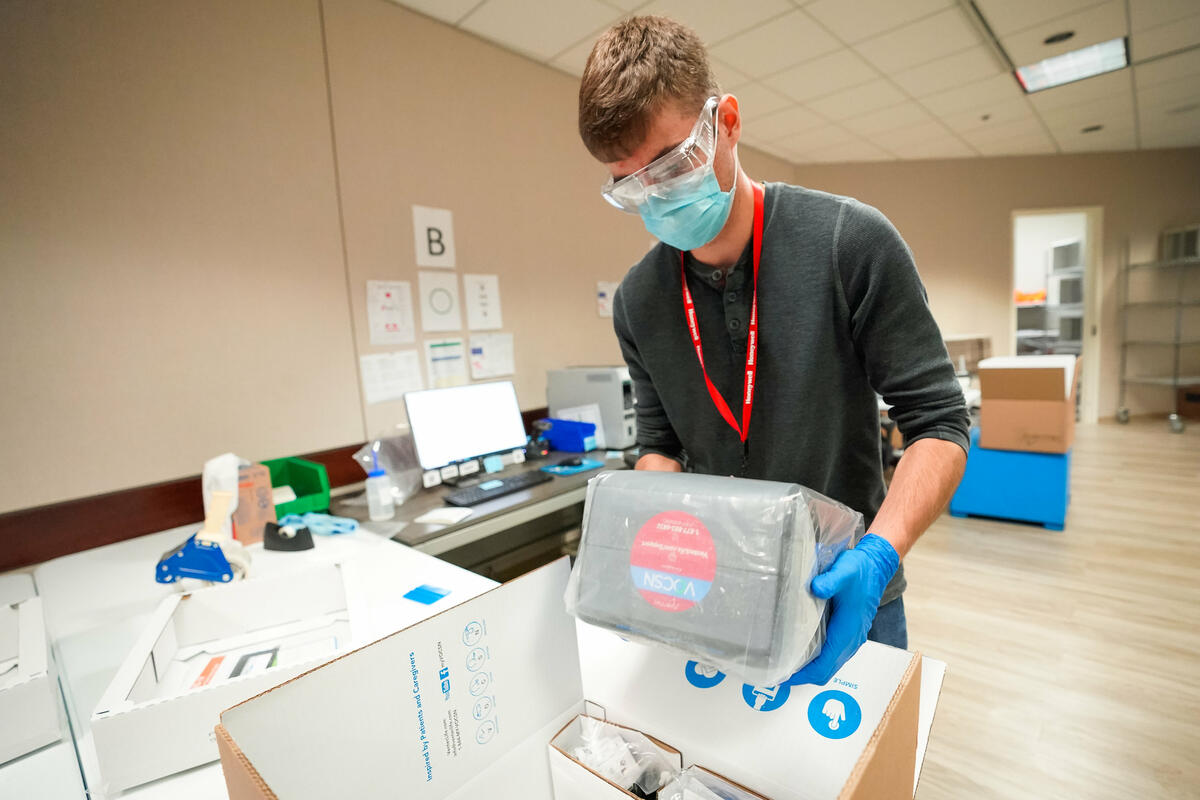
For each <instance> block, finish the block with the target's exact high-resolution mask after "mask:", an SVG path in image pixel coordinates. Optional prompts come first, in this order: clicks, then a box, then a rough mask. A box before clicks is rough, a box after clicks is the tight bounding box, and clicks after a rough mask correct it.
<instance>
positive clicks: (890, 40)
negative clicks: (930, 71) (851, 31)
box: [854, 6, 980, 74]
mask: <svg viewBox="0 0 1200 800" xmlns="http://www.w3.org/2000/svg"><path fill="white" fill-rule="evenodd" d="M979 42H980V39H979V34H978V33H977V32H976V31H975V26H974V25H972V24H971V22H970V20H968V19H967V17H966V15H965V14H964V13H963V11H962V9H960V8H959V7H958V6H954V7H952V8H948V9H946V10H945V11H940V12H938V13H936V14H933V15H932V16H928V17H926V18H924V19H922V20H920V21H918V22H913V23H911V24H908V25H905V26H904V27H902V28H897V29H895V30H892V31H889V32H887V33H884V34H881V35H879V36H876V37H875V38H873V39H867V40H866V41H863V42H859V43H858V44H856V45H855V46H854V49H855V50H857V51H858V52H859V53H860V54H862V56H863V57H864V58H865V59H867V60H868V61H870V62H871V63H872V64H874V65H875V66H876V67H878V68H879V69H880V70H881V71H882V72H883V73H884V74H888V73H892V72H896V71H898V70H902V69H906V68H908V67H914V66H916V65H917V64H922V63H924V62H926V61H931V60H933V59H935V58H938V57H940V56H946V55H950V54H951V53H956V52H958V51H959V50H965V49H966V48H968V47H970V46H972V45H975V44H979Z"/></svg>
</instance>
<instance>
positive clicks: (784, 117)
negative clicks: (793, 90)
mask: <svg viewBox="0 0 1200 800" xmlns="http://www.w3.org/2000/svg"><path fill="white" fill-rule="evenodd" d="M827 124H828V123H827V122H826V120H825V119H824V118H823V117H819V116H817V115H816V114H814V113H813V112H811V111H809V110H808V109H807V108H804V107H803V106H792V107H791V108H785V109H783V110H782V111H776V112H775V113H773V114H767V115H765V116H757V117H749V118H747V119H746V121H745V122H743V123H742V130H743V131H745V132H747V133H751V132H752V133H753V136H754V137H755V138H756V139H760V140H763V141H766V142H773V141H775V140H776V139H781V138H783V137H784V136H787V135H788V134H791V133H799V132H800V131H806V130H811V129H813V128H820V127H822V126H823V125H827Z"/></svg>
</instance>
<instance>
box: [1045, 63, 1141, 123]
mask: <svg viewBox="0 0 1200 800" xmlns="http://www.w3.org/2000/svg"><path fill="white" fill-rule="evenodd" d="M1120 97H1126V98H1132V97H1133V70H1131V69H1130V68H1129V67H1126V68H1125V69H1119V70H1116V71H1115V72H1106V73H1105V74H1103V75H1097V76H1095V77H1093V78H1084V79H1083V80H1081V81H1075V82H1074V83H1068V84H1065V85H1063V86H1055V87H1054V88H1053V89H1044V90H1042V91H1040V92H1034V93H1033V94H1031V95H1029V102H1030V103H1032V104H1033V107H1034V108H1036V109H1037V110H1038V112H1039V113H1042V114H1047V113H1052V112H1054V111H1055V110H1057V109H1061V108H1069V107H1070V106H1076V105H1080V104H1083V103H1093V102H1096V101H1100V100H1106V99H1112V98H1120Z"/></svg>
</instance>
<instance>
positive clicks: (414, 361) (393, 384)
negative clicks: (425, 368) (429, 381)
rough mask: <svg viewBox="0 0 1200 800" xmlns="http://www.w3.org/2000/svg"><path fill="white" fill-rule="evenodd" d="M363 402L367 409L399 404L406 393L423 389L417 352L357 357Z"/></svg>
mask: <svg viewBox="0 0 1200 800" xmlns="http://www.w3.org/2000/svg"><path fill="white" fill-rule="evenodd" d="M358 361H359V365H360V368H361V370H362V384H363V399H364V400H365V401H366V404H367V405H374V404H375V403H383V402H386V401H388V400H399V399H401V398H403V397H404V393H405V392H416V391H420V390H421V389H424V388H425V384H424V381H423V380H422V379H421V359H420V358H419V357H418V355H417V351H416V350H397V351H396V352H394V353H372V354H370V355H365V356H360V357H359V360H358Z"/></svg>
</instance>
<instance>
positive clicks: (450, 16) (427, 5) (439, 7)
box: [393, 0, 479, 25]
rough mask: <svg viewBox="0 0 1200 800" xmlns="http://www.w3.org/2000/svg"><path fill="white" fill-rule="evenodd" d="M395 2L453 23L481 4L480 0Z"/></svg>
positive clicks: (414, 0) (404, 0)
mask: <svg viewBox="0 0 1200 800" xmlns="http://www.w3.org/2000/svg"><path fill="white" fill-rule="evenodd" d="M393 2H395V3H396V5H401V6H405V7H406V8H411V9H412V10H413V11H419V12H421V13H422V14H425V15H426V16H429V17H433V18H434V19H440V20H441V21H442V22H449V23H450V24H451V25H453V24H455V23H456V22H458V21H459V20H460V19H462V18H463V16H465V15H466V14H467V13H468V12H469V11H470V10H471V9H473V8H474V7H475V6H477V5H479V0H393Z"/></svg>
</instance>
